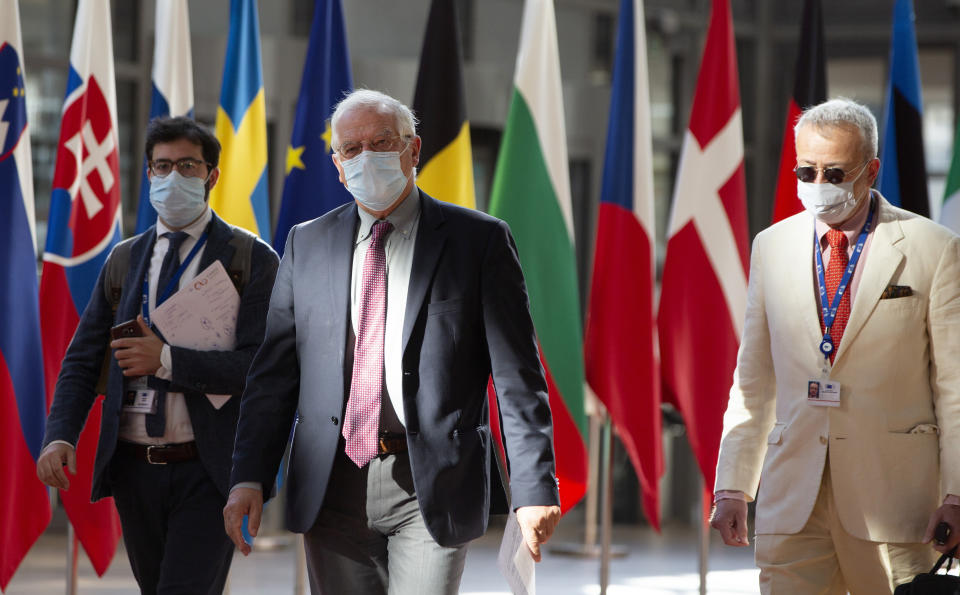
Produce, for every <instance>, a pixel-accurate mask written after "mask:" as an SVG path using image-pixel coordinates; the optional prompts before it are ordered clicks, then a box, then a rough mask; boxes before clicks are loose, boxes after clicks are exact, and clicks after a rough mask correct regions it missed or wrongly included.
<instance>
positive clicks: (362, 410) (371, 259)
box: [343, 221, 393, 467]
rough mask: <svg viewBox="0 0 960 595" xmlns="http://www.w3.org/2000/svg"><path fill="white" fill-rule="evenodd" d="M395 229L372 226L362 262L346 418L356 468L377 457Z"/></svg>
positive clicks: (348, 446)
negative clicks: (389, 253) (388, 248)
mask: <svg viewBox="0 0 960 595" xmlns="http://www.w3.org/2000/svg"><path fill="white" fill-rule="evenodd" d="M392 229H393V225H391V224H390V222H388V221H379V222H377V223H375V224H374V225H373V230H372V232H371V234H372V238H371V239H370V245H369V246H368V247H367V255H366V258H365V259H364V261H363V285H362V286H361V289H360V317H359V318H360V319H359V322H358V323H357V343H356V347H355V349H354V352H353V376H352V378H351V380H350V398H349V399H348V400H347V412H346V414H345V415H344V419H343V437H344V438H345V439H346V442H347V444H346V452H347V456H348V457H350V460H352V461H353V462H354V463H356V464H357V467H363V466H364V465H366V464H367V463H369V462H370V459H372V458H373V457H375V456H377V431H378V430H379V429H380V395H381V392H382V391H383V333H384V329H385V328H386V323H387V258H386V252H385V251H384V243H385V242H386V239H387V234H389V233H390V230H392Z"/></svg>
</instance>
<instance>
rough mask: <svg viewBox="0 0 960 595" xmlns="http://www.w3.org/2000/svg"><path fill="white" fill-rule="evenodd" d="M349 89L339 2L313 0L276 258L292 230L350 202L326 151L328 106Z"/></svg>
mask: <svg viewBox="0 0 960 595" xmlns="http://www.w3.org/2000/svg"><path fill="white" fill-rule="evenodd" d="M352 88H353V81H352V77H351V76H350V54H349V53H348V51H347V34H346V31H345V29H344V26H343V8H342V7H341V5H340V0H316V2H315V3H314V7H313V25H312V26H311V28H310V43H309V44H308V45H307V59H306V62H305V63H304V65H303V78H302V79H301V80H300V98H299V99H298V100H297V115H296V117H295V118H294V120H293V134H291V135H290V146H289V147H287V170H286V171H287V177H286V179H285V180H284V182H283V200H282V201H281V203H280V215H279V216H278V217H277V229H276V232H275V233H274V234H273V249H274V250H276V251H277V254H280V255H281V256H282V255H283V247H284V245H285V244H286V242H287V234H288V233H289V232H290V228H291V227H293V226H294V225H296V224H297V223H301V222H303V221H309V220H310V219H314V218H316V217H319V216H320V215H323V214H324V213H326V212H327V211H329V210H330V209H332V208H334V207H338V206H340V205H342V204H344V203H347V202H350V201H351V200H353V198H352V197H351V196H350V193H349V192H347V189H346V188H344V187H343V184H341V183H340V180H339V173H338V172H337V167H336V166H335V165H334V164H333V160H332V159H331V156H332V154H333V152H332V148H331V147H330V134H331V133H330V116H331V114H332V113H333V107H334V106H335V105H336V104H337V102H338V101H340V100H341V99H343V97H344V95H345V94H346V93H349V92H350V90H351V89H352Z"/></svg>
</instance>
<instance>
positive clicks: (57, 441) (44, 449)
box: [40, 440, 950, 498]
mask: <svg viewBox="0 0 960 595" xmlns="http://www.w3.org/2000/svg"><path fill="white" fill-rule="evenodd" d="M54 444H66V445H67V446H69V447H70V448H72V449H74V450H76V449H77V447H76V446H74V445H73V444H70V443H69V442H67V441H66V440H51V441H50V444H48V445H46V446H44V447H43V450H42V451H40V452H41V454H43V452H44V451H46V450H47V449H48V448H50V447H51V446H53V445H54ZM949 497H950V496H947V498H949Z"/></svg>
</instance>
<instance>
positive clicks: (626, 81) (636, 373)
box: [584, 0, 663, 531]
mask: <svg viewBox="0 0 960 595" xmlns="http://www.w3.org/2000/svg"><path fill="white" fill-rule="evenodd" d="M645 22H646V21H645V20H644V16H643V3H642V1H641V0H621V2H620V22H619V25H618V30H617V45H616V58H615V62H614V65H613V90H612V95H611V98H610V120H609V123H608V124H607V148H606V157H605V159H604V163H603V188H602V190H601V192H600V210H599V213H598V221H597V239H596V250H595V251H594V257H593V280H592V282H591V285H590V304H589V308H588V310H587V324H586V335H585V338H584V355H585V358H586V371H587V381H588V382H589V383H590V387H591V388H592V389H593V392H594V393H595V394H596V395H597V397H599V398H600V400H601V401H603V404H604V405H605V406H606V408H607V411H608V412H609V413H610V418H611V420H612V421H613V425H614V427H615V428H616V429H617V433H618V435H619V436H620V441H621V442H622V443H623V445H624V448H625V449H626V451H627V454H628V455H629V457H630V461H631V462H632V463H633V468H634V470H635V471H636V472H637V477H638V478H639V479H640V487H641V489H642V491H643V509H644V511H645V513H646V515H647V520H649V521H650V524H651V525H652V526H653V527H654V528H656V529H657V531H659V530H660V476H661V475H662V474H663V453H662V450H663V449H662V440H663V438H662V436H661V414H660V374H659V370H658V368H657V361H656V355H655V342H656V340H657V339H656V330H655V328H656V327H655V324H654V310H653V288H654V278H655V274H656V273H655V269H654V253H653V250H654V241H655V240H656V238H655V235H654V215H653V140H652V132H651V129H650V86H649V82H648V76H647V40H646V32H645Z"/></svg>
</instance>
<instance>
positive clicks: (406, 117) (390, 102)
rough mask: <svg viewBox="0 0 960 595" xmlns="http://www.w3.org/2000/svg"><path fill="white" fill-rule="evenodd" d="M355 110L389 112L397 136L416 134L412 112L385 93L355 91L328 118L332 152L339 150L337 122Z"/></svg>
mask: <svg viewBox="0 0 960 595" xmlns="http://www.w3.org/2000/svg"><path fill="white" fill-rule="evenodd" d="M357 108H369V109H376V110H383V111H387V112H391V113H393V115H394V118H395V119H396V122H397V134H399V135H400V136H402V137H403V138H406V139H410V138H413V137H414V136H416V134H417V118H416V117H415V116H414V115H413V110H411V109H410V108H409V107H407V106H406V105H404V104H403V103H402V102H400V101H398V100H396V99H394V98H393V97H390V96H389V95H387V94H386V93H381V92H380V91H374V90H373V89H357V90H356V91H351V92H350V93H347V94H346V95H345V96H344V98H343V99H341V100H340V102H339V103H338V104H337V106H336V107H335V108H333V115H332V116H330V130H331V139H330V146H331V147H332V148H333V150H334V151H336V150H337V149H339V148H340V143H339V142H338V139H337V122H338V121H339V120H340V117H341V116H343V114H345V113H347V112H348V111H350V110H352V109H357Z"/></svg>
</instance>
